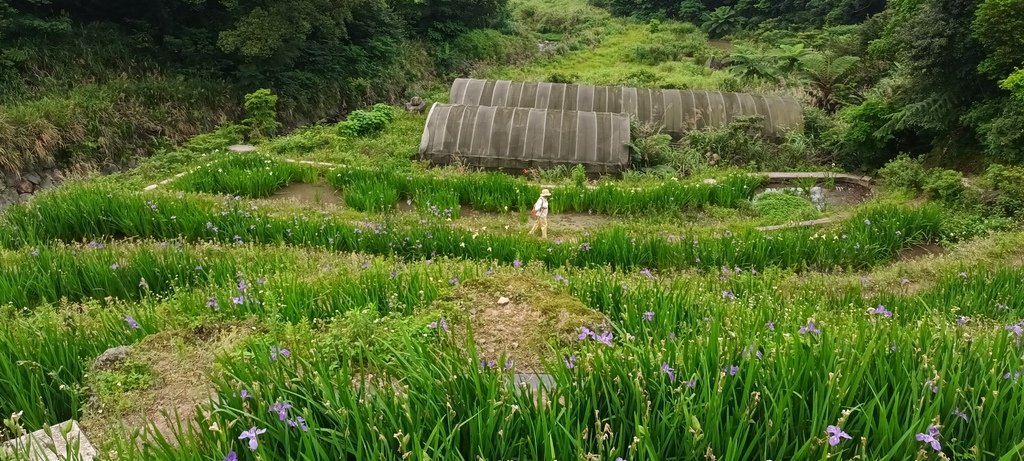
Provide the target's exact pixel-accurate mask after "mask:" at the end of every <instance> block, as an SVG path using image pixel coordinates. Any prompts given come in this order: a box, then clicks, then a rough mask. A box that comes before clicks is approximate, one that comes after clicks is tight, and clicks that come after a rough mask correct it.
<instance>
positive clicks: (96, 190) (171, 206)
mask: <svg viewBox="0 0 1024 461" xmlns="http://www.w3.org/2000/svg"><path fill="white" fill-rule="evenodd" d="M942 220H943V212H942V210H941V209H940V208H939V207H937V206H934V205H929V204H925V205H923V206H920V207H900V206H881V205H880V206H875V207H870V208H866V209H863V210H861V211H859V212H858V213H856V214H855V215H854V216H853V217H851V218H850V219H849V220H847V221H846V222H844V223H842V224H840V225H839V226H838V227H836V228H835V229H832V230H831V231H817V232H816V231H813V230H810V229H790V230H784V231H779V232H775V233H771V234H766V233H761V232H757V231H754V230H749V231H744V232H742V233H738V234H735V235H734V234H730V233H726V235H722V236H689V237H686V236H671V235H669V236H652V235H636V234H631V233H627V232H626V231H625V230H623V229H621V228H616V227H612V228H609V229H606V230H602V231H600V232H596V233H593V234H591V235H589V236H587V237H586V240H585V241H580V242H572V243H568V242H558V241H555V242H550V241H543V240H536V239H532V238H527V237H523V236H519V235H501V234H496V233H475V232H471V231H467V230H462V229H458V228H455V227H454V226H451V225H450V224H447V223H444V222H427V223H425V224H423V225H419V226H412V225H404V226H403V225H394V224H391V223H388V222H386V221H385V222H381V223H373V222H365V223H361V224H353V223H349V222H345V221H341V220H338V219H336V218H334V217H332V216H329V215H320V214H296V215H293V216H292V217H290V218H284V217H277V216H272V215H269V214H265V213H262V212H260V211H258V210H255V209H254V207H253V206H251V205H250V204H248V203H247V202H244V201H237V200H231V201H226V202H222V203H218V202H217V201H215V200H209V199H203V198H201V197H195V196H188V195H184V194H181V193H179V195H175V194H172V193H162V192H160V193H153V192H151V193H140V192H124V191H119V190H116V189H115V188H111V187H108V186H94V185H75V186H69V187H65V188H63V189H61V190H59V191H53V192H51V193H48V194H45V195H43V196H41V197H39V198H37V199H35V200H34V201H33V202H32V203H31V204H28V205H22V206H18V207H15V208H12V209H10V210H8V211H7V212H6V214H5V215H4V218H3V221H2V222H0V226H2V228H3V229H4V230H5V231H4V232H3V234H2V235H0V245H3V246H5V247H8V248H14V247H20V246H26V245H31V244H35V243H42V242H48V241H53V240H60V241H65V242H76V241H85V240H90V239H111V238H112V239H120V238H153V239H176V238H180V239H185V240H187V241H220V242H236V243H241V242H258V243H264V244H289V245H297V246H310V247H320V248H326V249H331V250H335V251H352V252H362V253H369V254H376V255H386V256H396V257H399V258H402V259H430V258H434V257H438V256H446V257H453V258H463V259H472V260H487V261H496V262H499V263H504V264H520V263H524V262H529V261H541V262H543V263H544V264H545V265H546V266H547V267H562V266H577V267H588V266H610V267H612V268H613V269H617V270H629V269H634V268H648V269H677V268H692V267H697V268H714V269H717V268H719V267H722V266H727V267H742V268H751V269H757V268H765V267H782V268H792V269H798V270H830V269H837V268H842V269H858V268H866V267H871V266H873V265H876V264H879V263H881V262H886V261H889V260H891V259H892V258H893V257H894V256H895V255H896V253H897V252H898V251H899V250H901V249H902V248H905V247H907V246H908V245H911V244H916V243H924V242H929V241H933V240H935V239H937V238H938V237H939V235H940V232H941V227H942Z"/></svg>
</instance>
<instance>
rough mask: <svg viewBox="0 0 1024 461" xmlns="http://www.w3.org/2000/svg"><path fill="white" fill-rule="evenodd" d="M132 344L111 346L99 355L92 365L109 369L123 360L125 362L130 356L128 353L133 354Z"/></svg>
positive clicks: (97, 368) (101, 368) (100, 368)
mask: <svg viewBox="0 0 1024 461" xmlns="http://www.w3.org/2000/svg"><path fill="white" fill-rule="evenodd" d="M131 352H132V348H131V346H117V347H111V348H110V349H107V350H106V351H103V353H102V354H100V356H99V357H96V361H95V362H93V364H92V366H93V368H94V369H96V370H109V369H111V368H113V367H115V366H117V365H118V364H120V363H121V362H124V360H125V359H127V358H128V354H131Z"/></svg>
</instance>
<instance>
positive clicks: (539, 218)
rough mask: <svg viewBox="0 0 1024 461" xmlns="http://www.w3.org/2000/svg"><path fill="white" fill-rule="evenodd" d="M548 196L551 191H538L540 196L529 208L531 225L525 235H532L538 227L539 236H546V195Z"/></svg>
mask: <svg viewBox="0 0 1024 461" xmlns="http://www.w3.org/2000/svg"><path fill="white" fill-rule="evenodd" d="M550 196H551V191H549V190H547V189H544V190H542V191H540V198H539V199H537V203H536V204H534V205H533V209H532V210H530V217H532V218H533V227H532V228H531V229H530V232H529V234H527V235H533V233H534V232H536V231H537V229H540V235H541V237H542V238H548V197H550Z"/></svg>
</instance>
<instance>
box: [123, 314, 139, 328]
mask: <svg viewBox="0 0 1024 461" xmlns="http://www.w3.org/2000/svg"><path fill="white" fill-rule="evenodd" d="M124 321H125V322H128V326H129V327H131V329H133V330H138V329H139V328H142V327H141V326H139V322H136V321H135V317H132V316H130V315H126V316H124Z"/></svg>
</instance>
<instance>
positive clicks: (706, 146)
mask: <svg viewBox="0 0 1024 461" xmlns="http://www.w3.org/2000/svg"><path fill="white" fill-rule="evenodd" d="M761 123H762V118H761V117H746V118H740V119H737V120H736V121H734V122H733V123H731V124H729V125H728V126H725V127H721V128H710V129H704V130H697V131H692V132H690V133H689V134H687V136H686V137H685V138H684V139H683V143H684V145H685V148H684V152H685V151H691V153H690V155H700V156H701V157H703V158H704V159H705V160H706V161H707V163H708V164H711V165H732V166H743V167H751V168H758V169H762V170H792V169H794V168H799V167H803V166H805V165H808V164H812V163H814V158H813V157H814V155H815V149H813V146H811V145H810V144H809V143H808V140H807V138H805V137H803V136H790V137H787V138H786V139H785V140H784V142H777V140H773V139H766V138H765V137H764V135H762V133H761Z"/></svg>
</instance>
